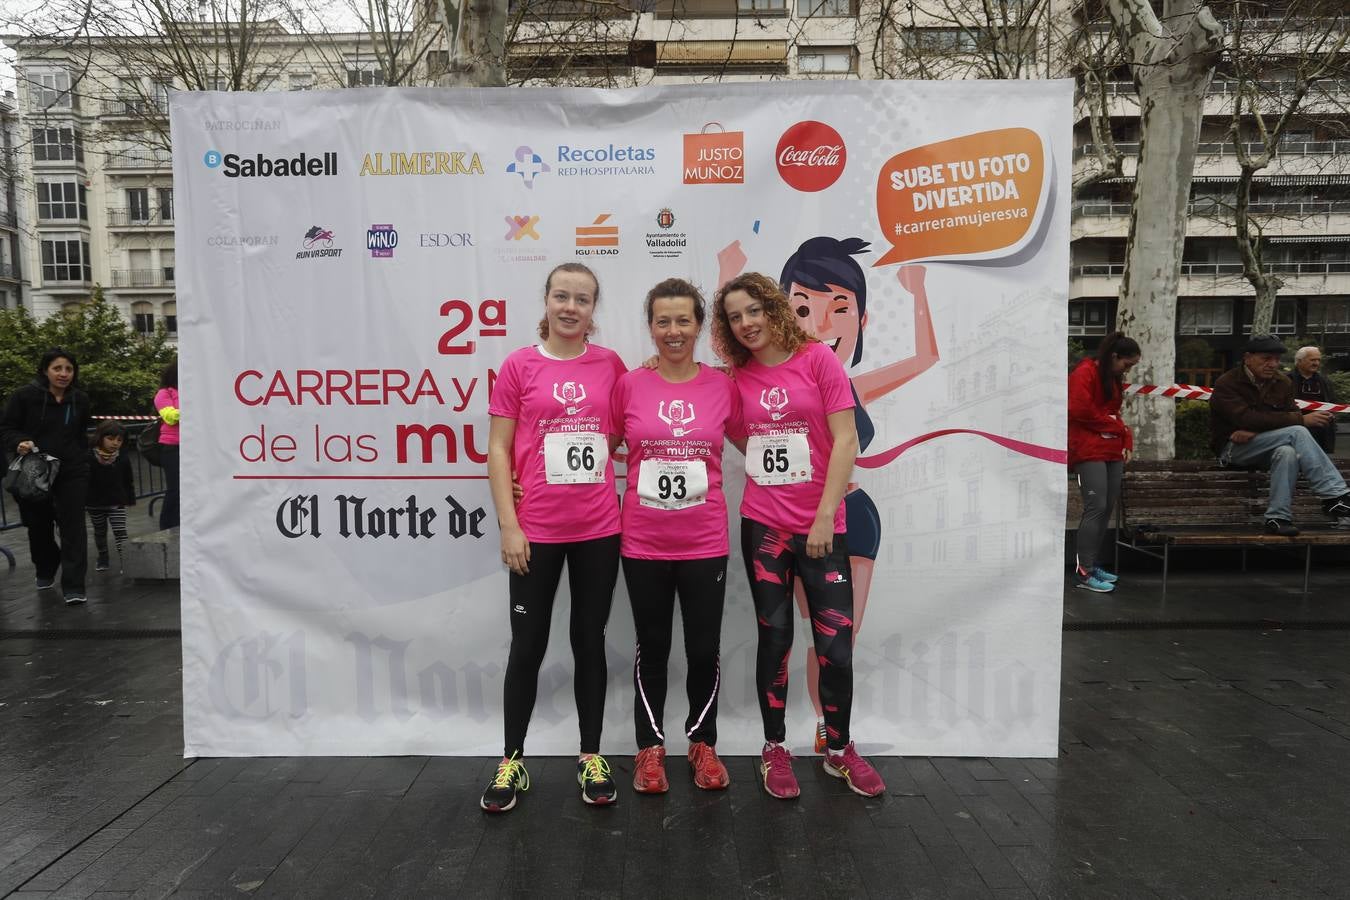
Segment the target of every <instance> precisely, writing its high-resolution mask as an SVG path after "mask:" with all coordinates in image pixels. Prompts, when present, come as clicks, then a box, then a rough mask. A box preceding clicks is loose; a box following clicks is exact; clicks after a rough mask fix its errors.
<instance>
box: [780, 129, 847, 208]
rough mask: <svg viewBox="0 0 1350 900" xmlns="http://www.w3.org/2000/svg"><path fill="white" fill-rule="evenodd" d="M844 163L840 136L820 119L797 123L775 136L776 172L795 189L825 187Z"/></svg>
mask: <svg viewBox="0 0 1350 900" xmlns="http://www.w3.org/2000/svg"><path fill="white" fill-rule="evenodd" d="M847 162H848V151H847V149H845V147H844V139H843V138H841V137H840V136H839V132H837V131H835V130H834V129H833V128H831V127H830V126H829V125H826V124H825V123H824V122H812V121H806V122H798V123H797V124H796V125H793V126H792V127H791V128H789V129H788V130H787V131H785V132H783V136H782V137H780V138H779V139H778V174H779V175H781V176H782V177H783V180H784V181H786V182H787V183H788V185H789V186H790V187H792V188H795V189H796V190H799V191H806V192H808V193H810V192H814V191H823V190H825V189H826V188H827V187H829V186H830V185H832V184H834V183H835V182H836V181H838V180H839V176H840V175H842V174H844V165H845V164H846V163H847Z"/></svg>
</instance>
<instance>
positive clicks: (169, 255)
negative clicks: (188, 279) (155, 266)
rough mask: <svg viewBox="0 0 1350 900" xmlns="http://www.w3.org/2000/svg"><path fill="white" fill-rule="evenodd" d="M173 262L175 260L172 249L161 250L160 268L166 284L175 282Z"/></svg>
mask: <svg viewBox="0 0 1350 900" xmlns="http://www.w3.org/2000/svg"><path fill="white" fill-rule="evenodd" d="M173 262H174V260H173V251H172V250H161V251H159V270H160V273H161V274H163V276H164V283H165V284H173V276H174V265H173Z"/></svg>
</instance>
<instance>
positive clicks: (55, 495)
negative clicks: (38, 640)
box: [0, 348, 90, 606]
mask: <svg viewBox="0 0 1350 900" xmlns="http://www.w3.org/2000/svg"><path fill="white" fill-rule="evenodd" d="M79 378H80V364H79V362H78V361H77V360H76V359H75V356H74V354H71V353H68V352H67V351H65V350H61V349H59V348H53V349H51V350H48V351H47V352H46V353H44V354H42V359H41V360H40V361H39V362H38V367H37V377H36V378H34V379H33V381H32V383H30V384H26V385H24V386H23V387H21V388H19V389H17V390H16V391H14V393H13V394H10V396H9V401H8V402H7V403H6V404H5V413H4V417H3V418H0V446H2V447H4V448H5V450H7V451H9V452H10V453H13V454H17V455H19V456H23V455H25V454H28V453H45V454H47V455H48V456H54V457H56V459H58V460H59V461H60V469H59V470H58V471H57V474H56V481H55V483H54V484H53V485H52V491H51V497H50V498H49V499H47V500H44V501H40V502H27V501H19V517H20V519H21V520H22V521H23V524H24V525H26V526H27V527H28V549H29V552H30V553H31V554H32V557H33V567H34V568H36V569H37V587H38V590H46V589H47V588H50V587H52V586H53V585H54V584H55V583H56V570H57V568H60V570H61V592H62V593H63V594H64V595H65V600H66V603H67V604H69V605H72V606H73V605H75V604H77V603H84V602H85V600H86V599H88V597H87V595H86V594H85V589H84V576H85V570H86V569H87V567H88V564H89V560H88V550H87V549H86V546H85V543H86V541H87V535H86V531H85V526H84V495H85V490H86V488H87V487H88V484H89V460H88V453H89V443H88V441H87V440H86V439H85V436H84V435H85V431H86V430H87V429H88V428H89V421H90V415H89V397H88V396H87V395H86V394H85V393H84V391H82V390H80V389H79V387H78V385H79ZM58 532H59V534H60V536H61V541H60V544H59V545H58V544H57V540H56V534H57V533H58Z"/></svg>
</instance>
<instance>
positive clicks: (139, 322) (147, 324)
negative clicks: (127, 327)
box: [131, 300, 155, 335]
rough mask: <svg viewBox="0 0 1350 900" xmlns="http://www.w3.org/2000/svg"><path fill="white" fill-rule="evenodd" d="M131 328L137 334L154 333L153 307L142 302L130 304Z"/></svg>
mask: <svg viewBox="0 0 1350 900" xmlns="http://www.w3.org/2000/svg"><path fill="white" fill-rule="evenodd" d="M131 327H132V328H134V329H136V333H137V334H142V335H151V334H154V333H155V307H154V306H153V305H151V304H150V303H147V302H146V301H144V300H138V301H137V302H135V303H133V304H131Z"/></svg>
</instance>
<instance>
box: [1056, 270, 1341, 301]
mask: <svg viewBox="0 0 1350 900" xmlns="http://www.w3.org/2000/svg"><path fill="white" fill-rule="evenodd" d="M1266 268H1267V271H1268V272H1270V273H1271V274H1273V275H1279V276H1280V277H1281V278H1283V279H1284V282H1285V283H1284V287H1283V288H1281V290H1282V291H1283V292H1284V293H1286V294H1308V295H1313V296H1316V295H1319V294H1346V293H1350V261H1332V262H1277V263H1268V264H1267V266H1266ZM1124 275H1125V264H1124V263H1089V264H1084V265H1077V266H1072V267H1070V269H1069V299H1070V300H1077V299H1080V298H1083V297H1115V296H1117V295H1118V294H1119V291H1120V280H1121V278H1122V277H1124ZM1252 293H1253V291H1252V288H1251V285H1249V284H1248V283H1247V280H1246V279H1245V278H1243V277H1242V264H1241V263H1236V262H1232V263H1182V264H1181V283H1180V285H1179V286H1178V289H1177V295H1178V296H1181V297H1234V296H1238V297H1247V296H1251V294H1252Z"/></svg>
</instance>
